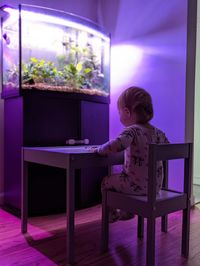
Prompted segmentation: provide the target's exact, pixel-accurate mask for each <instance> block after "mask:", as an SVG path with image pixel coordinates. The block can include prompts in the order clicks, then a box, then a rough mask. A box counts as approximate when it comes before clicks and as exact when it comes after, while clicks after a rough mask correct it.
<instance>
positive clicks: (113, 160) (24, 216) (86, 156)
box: [21, 146, 123, 264]
mask: <svg viewBox="0 0 200 266" xmlns="http://www.w3.org/2000/svg"><path fill="white" fill-rule="evenodd" d="M91 147H92V146H73V147H66V146H63V147H61V146H59V147H23V148H22V183H21V184H22V197H21V230H22V233H26V232H27V222H28V163H30V162H31V163H38V164H42V165H49V166H54V167H59V168H64V169H66V214H67V239H66V241H67V263H69V264H73V263H74V251H75V247H74V211H75V170H76V169H81V168H88V167H100V166H108V167H109V166H111V165H118V164H122V163H123V153H116V154H113V155H109V156H100V155H98V154H97V153H94V152H93V151H91V150H90V148H91ZM99 189H100V188H99Z"/></svg>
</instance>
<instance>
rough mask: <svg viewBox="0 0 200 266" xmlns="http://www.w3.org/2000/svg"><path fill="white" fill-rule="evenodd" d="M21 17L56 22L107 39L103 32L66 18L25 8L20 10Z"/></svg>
mask: <svg viewBox="0 0 200 266" xmlns="http://www.w3.org/2000/svg"><path fill="white" fill-rule="evenodd" d="M22 19H25V20H33V21H41V22H46V23H53V24H57V25H63V26H67V27H72V28H75V29H78V30H82V31H86V32H88V33H90V34H94V35H96V36H98V37H100V38H102V39H104V40H105V41H109V37H107V36H106V35H104V34H103V33H101V32H99V31H97V30H95V29H92V28H90V27H87V26H85V25H82V24H79V23H77V22H73V21H69V20H67V19H63V18H59V17H54V16H50V15H46V14H41V13H35V12H32V11H26V10H22Z"/></svg>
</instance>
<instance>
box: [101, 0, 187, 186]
mask: <svg viewBox="0 0 200 266" xmlns="http://www.w3.org/2000/svg"><path fill="white" fill-rule="evenodd" d="M101 8H102V13H101V16H100V23H101V24H102V26H104V27H105V28H106V29H107V31H109V32H111V38H112V49H111V105H110V137H111V138H113V137H115V136H116V135H117V134H118V133H119V132H120V130H121V129H122V126H121V124H120V122H119V119H118V113H117V109H116V100H117V97H118V95H119V94H120V93H121V91H123V90H124V89H125V88H127V87H128V86H131V85H138V86H141V87H144V88H145V89H146V90H148V91H149V92H150V93H151V95H152V98H153V103H154V110H155V116H154V119H153V121H152V122H153V124H154V125H155V126H157V127H159V128H161V129H162V130H164V131H165V132H166V134H167V136H168V138H169V139H170V141H171V142H181V141H184V132H185V79H186V26H187V0H173V1H159V0H151V1H149V0H143V1H141V0H126V1H123V0H121V1H120V0H118V1H112V0H103V1H101ZM170 184H171V185H172V186H173V187H180V186H182V184H180V181H179V180H178V181H174V180H170Z"/></svg>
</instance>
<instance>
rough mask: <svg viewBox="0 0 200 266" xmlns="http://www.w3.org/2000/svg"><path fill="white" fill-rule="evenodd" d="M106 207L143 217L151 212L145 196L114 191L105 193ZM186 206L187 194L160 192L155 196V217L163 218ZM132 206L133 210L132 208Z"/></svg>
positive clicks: (168, 191) (169, 191)
mask: <svg viewBox="0 0 200 266" xmlns="http://www.w3.org/2000/svg"><path fill="white" fill-rule="evenodd" d="M107 202H108V206H111V207H116V208H119V209H120V208H122V209H123V210H125V211H130V212H134V213H136V214H138V215H141V216H143V217H148V216H149V215H150V213H151V212H152V210H151V209H150V208H149V206H148V197H147V196H137V195H131V194H124V193H120V192H115V191H107ZM183 205H185V208H186V206H187V194H186V193H181V192H176V191H171V190H161V191H160V193H159V194H158V195H157V196H156V203H155V216H156V217H158V216H163V215H166V214H168V213H170V212H175V211H178V210H180V209H182V208H183ZM133 206H134V208H133Z"/></svg>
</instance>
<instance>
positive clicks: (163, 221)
mask: <svg viewBox="0 0 200 266" xmlns="http://www.w3.org/2000/svg"><path fill="white" fill-rule="evenodd" d="M167 228H168V219H167V215H164V216H162V217H161V231H162V232H165V233H167Z"/></svg>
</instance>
